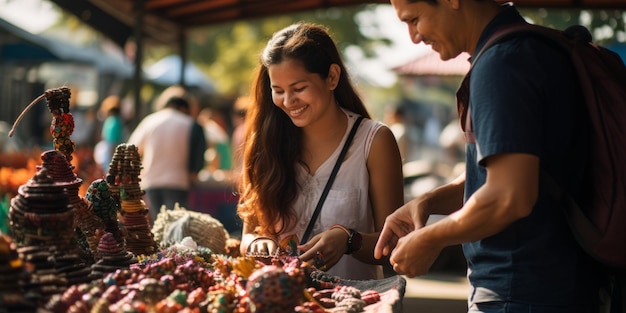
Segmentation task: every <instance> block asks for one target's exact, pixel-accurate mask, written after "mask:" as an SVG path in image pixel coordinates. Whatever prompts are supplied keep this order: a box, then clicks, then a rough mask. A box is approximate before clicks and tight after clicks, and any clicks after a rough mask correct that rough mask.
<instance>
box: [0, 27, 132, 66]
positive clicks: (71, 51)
mask: <svg viewBox="0 0 626 313" xmlns="http://www.w3.org/2000/svg"><path fill="white" fill-rule="evenodd" d="M0 30H4V31H6V32H7V33H10V34H12V35H13V36H15V37H17V38H19V39H20V40H22V41H16V42H0V62H10V61H13V60H16V61H33V62H47V61H63V62H77V63H83V64H91V65H93V66H95V67H96V68H97V69H98V71H99V72H100V73H106V74H114V75H115V76H118V77H120V78H131V77H132V74H133V65H132V64H131V63H130V62H128V61H126V60H125V59H124V57H123V56H122V55H119V56H117V55H112V54H109V53H106V52H104V51H102V50H99V49H96V48H93V47H80V46H76V45H73V44H70V43H67V42H63V41H60V40H58V39H52V38H48V37H44V36H40V35H36V34H33V33H30V32H28V31H25V30H23V29H21V28H19V27H17V26H15V25H13V24H11V23H9V22H7V21H5V20H3V19H0Z"/></svg>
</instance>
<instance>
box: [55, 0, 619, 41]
mask: <svg viewBox="0 0 626 313" xmlns="http://www.w3.org/2000/svg"><path fill="white" fill-rule="evenodd" d="M51 1H52V2H54V3H56V4H57V5H59V6H60V7H61V8H63V9H64V10H67V11H68V12H71V13H72V14H74V15H76V16H78V17H79V18H81V19H82V20H83V21H84V22H86V23H87V24H89V25H91V26H92V27H94V28H95V29H96V30H98V31H100V32H102V33H103V34H105V35H106V36H108V37H110V38H111V39H112V40H113V41H114V42H116V43H117V44H119V45H120V46H123V45H124V44H125V42H126V41H127V40H128V39H129V38H131V37H132V36H133V35H134V33H135V30H136V25H137V23H138V20H139V19H141V20H143V26H142V29H143V36H144V38H145V39H149V40H152V41H154V42H160V43H165V44H172V43H176V42H178V40H179V36H180V32H181V31H184V30H185V29H188V28H193V27H198V26H202V25H210V24H217V23H224V22H230V21H235V20H243V19H253V18H260V17H267V16H272V15H278V14H288V13H293V12H300V11H306V10H314V9H320V8H330V7H342V6H351V5H359V4H368V3H370V4H376V3H378V4H388V3H389V1H388V0H297V1H296V0H210V1H198V0H51ZM499 1H500V2H508V1H503V0H499ZM513 2H514V4H515V5H516V6H519V7H558V8H607V9H626V0H513ZM137 8H142V10H138V9H137ZM141 16H143V17H141Z"/></svg>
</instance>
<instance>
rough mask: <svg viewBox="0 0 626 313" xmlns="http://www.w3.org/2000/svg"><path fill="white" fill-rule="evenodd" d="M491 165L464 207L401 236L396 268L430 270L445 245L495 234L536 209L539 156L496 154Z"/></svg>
mask: <svg viewBox="0 0 626 313" xmlns="http://www.w3.org/2000/svg"><path fill="white" fill-rule="evenodd" d="M486 168H487V181H486V182H485V184H484V185H483V186H482V187H481V188H479V189H478V190H477V191H476V192H475V193H474V194H473V195H472V196H471V197H470V198H469V199H468V201H467V202H466V203H465V204H464V205H463V207H462V208H461V209H460V210H458V211H456V212H454V213H452V214H451V215H449V216H447V217H446V218H444V219H442V220H441V221H438V222H437V223H434V224H431V225H428V226H425V227H423V228H421V229H417V230H416V231H414V232H412V233H410V234H409V235H407V236H405V237H402V238H400V239H399V240H398V245H397V246H396V249H394V251H393V252H392V254H391V257H390V262H391V264H394V270H396V271H397V272H399V273H402V274H406V275H408V276H409V277H413V276H417V275H423V274H426V273H427V272H428V269H429V268H430V266H431V265H432V264H433V262H434V261H435V259H436V258H437V256H438V255H439V252H440V251H441V250H442V249H443V248H444V247H447V246H451V245H456V244H461V243H465V242H472V241H477V240H480V239H483V238H486V237H489V236H491V235H494V234H496V233H498V232H500V231H502V230H503V229H505V228H506V227H507V226H509V225H510V224H511V223H513V222H514V221H516V220H518V219H520V218H523V217H525V216H527V215H528V214H530V213H531V212H532V209H533V207H534V205H535V202H536V201H537V196H538V181H539V158H538V157H537V156H534V155H530V154H502V155H495V156H491V157H489V158H488V159H487V160H486ZM432 210H434V209H431V211H432ZM433 212H434V211H433Z"/></svg>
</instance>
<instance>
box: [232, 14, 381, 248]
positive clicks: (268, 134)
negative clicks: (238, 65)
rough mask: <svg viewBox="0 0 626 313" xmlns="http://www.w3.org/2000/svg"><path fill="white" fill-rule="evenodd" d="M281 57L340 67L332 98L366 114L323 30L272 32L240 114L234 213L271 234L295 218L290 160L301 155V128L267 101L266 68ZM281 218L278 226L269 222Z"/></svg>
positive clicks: (323, 71)
mask: <svg viewBox="0 0 626 313" xmlns="http://www.w3.org/2000/svg"><path fill="white" fill-rule="evenodd" d="M285 59H292V60H299V61H301V62H302V64H304V67H305V68H306V69H307V71H309V72H310V73H316V74H319V75H320V77H321V78H322V79H326V78H327V77H328V73H329V69H330V65H331V64H337V65H339V67H340V68H341V75H340V78H339V82H338V84H337V88H336V89H335V91H334V93H335V99H336V101H337V103H338V104H339V105H340V106H341V107H343V108H346V109H347V110H349V111H352V112H355V113H357V114H360V115H362V116H364V117H367V118H369V117H370V115H369V113H368V112H367V109H366V108H365V106H364V105H363V102H362V101H361V98H360V97H359V95H358V94H357V93H356V91H355V89H354V87H353V86H352V83H351V82H350V78H349V76H348V73H347V71H346V68H345V66H344V64H343V61H342V60H341V57H340V55H339V51H338V50H337V46H336V45H335V42H334V41H333V39H332V38H331V36H330V35H329V33H328V30H327V29H326V28H325V27H323V26H321V25H316V24H311V23H297V24H293V25H291V26H288V27H286V28H284V29H282V30H280V31H278V32H276V33H275V34H274V36H272V38H271V39H270V40H269V42H268V44H267V46H266V47H265V49H264V50H263V53H262V54H261V60H260V61H261V62H260V63H261V64H260V65H259V67H258V68H257V75H256V78H255V81H254V83H253V85H252V93H251V94H252V97H251V101H252V103H250V105H249V107H248V112H247V115H246V135H245V143H244V156H243V158H244V161H243V173H242V177H241V180H240V184H239V192H240V198H239V206H238V209H237V212H238V214H239V216H240V217H241V218H242V219H243V220H244V222H246V223H252V224H256V225H258V226H259V227H258V229H256V230H255V231H256V232H258V233H260V234H264V235H272V236H273V235H277V234H278V233H280V232H281V231H282V230H283V229H284V228H285V227H287V226H288V225H291V223H293V222H294V219H295V212H294V211H293V208H292V204H293V202H294V200H295V199H296V196H297V194H298V192H299V186H298V185H297V182H296V165H297V163H298V162H300V160H301V151H302V149H301V146H302V144H301V136H302V130H301V129H300V128H299V127H296V126H295V125H294V124H293V123H292V122H291V120H290V119H289V117H288V116H287V115H286V114H285V113H284V112H283V111H282V110H281V109H280V108H278V107H276V106H275V105H274V102H273V101H272V90H271V87H270V79H269V74H268V67H269V66H271V65H274V64H279V63H281V62H282V61H283V60H285ZM279 221H281V222H282V227H281V229H276V227H275V225H277V223H278V222H279Z"/></svg>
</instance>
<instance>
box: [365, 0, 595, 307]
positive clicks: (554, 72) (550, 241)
mask: <svg viewBox="0 0 626 313" xmlns="http://www.w3.org/2000/svg"><path fill="white" fill-rule="evenodd" d="M391 4H392V6H393V7H394V9H395V11H396V13H397V15H398V17H399V18H400V20H402V21H403V22H405V23H406V25H407V26H408V30H409V34H410V36H411V39H412V41H413V42H414V43H415V44H418V43H420V42H424V43H425V44H428V45H431V46H432V48H433V49H434V50H435V51H437V52H438V53H439V55H440V57H441V59H442V60H448V59H452V58H454V57H456V56H457V55H459V54H460V53H462V52H468V53H469V54H470V55H473V54H474V53H476V52H477V51H479V50H480V48H481V47H482V46H483V45H484V44H485V42H486V40H487V39H488V38H489V36H490V35H491V34H493V33H494V32H495V31H496V30H497V29H499V28H501V27H502V26H503V25H507V24H511V23H520V22H524V19H523V18H522V17H521V16H520V15H519V13H518V11H517V10H516V9H515V8H514V7H513V6H511V5H509V4H507V5H499V4H497V3H496V2H495V1H493V0H482V1H481V0H421V1H419V0H417V1H415V0H391ZM470 62H473V60H472V59H470ZM469 82H470V90H469V116H470V119H469V123H466V126H468V124H471V130H472V132H467V133H466V135H467V136H466V137H467V138H468V142H467V145H466V171H465V174H464V175H462V176H461V177H459V178H457V179H456V180H454V181H452V182H451V183H449V184H446V185H444V186H441V187H439V188H436V189H435V190H433V191H431V192H429V193H427V194H425V195H423V196H421V197H419V198H417V199H414V200H412V201H410V202H408V203H407V204H405V205H404V206H402V207H401V208H399V209H398V210H397V211H396V212H395V213H394V214H392V215H390V216H389V217H388V218H387V220H386V222H385V226H384V228H383V231H382V232H381V236H380V238H379V241H378V243H377V246H376V249H375V251H374V254H375V257H377V258H380V257H382V256H383V255H390V262H391V264H392V265H393V268H394V270H395V271H396V272H398V273H400V274H406V275H407V276H409V277H414V276H417V275H423V274H426V273H427V271H428V269H429V267H430V266H431V265H432V264H433V262H434V261H435V259H436V258H437V256H438V254H439V252H440V251H441V250H442V249H443V248H444V247H446V246H449V245H454V244H463V251H464V254H465V257H466V259H467V263H468V274H467V275H468V280H469V282H470V287H471V290H470V294H469V301H468V304H469V306H470V308H469V310H470V311H471V312H596V311H597V305H598V303H597V300H598V297H597V295H598V286H599V284H600V280H602V278H603V277H604V276H603V275H601V274H600V272H599V271H598V269H597V265H596V264H595V263H594V262H593V261H591V260H590V259H589V258H588V256H587V255H586V254H585V253H584V252H583V251H582V250H581V249H580V248H579V246H578V245H577V243H576V241H575V240H574V238H573V236H572V235H571V233H570V231H569V229H568V226H567V224H566V221H565V218H564V216H563V214H562V212H561V208H559V207H558V205H557V204H556V201H555V200H554V199H551V198H550V196H548V195H544V193H543V192H541V189H540V188H539V180H540V179H539V177H540V168H541V171H545V172H547V173H549V174H550V175H551V176H552V177H553V178H555V180H556V181H557V182H559V183H560V184H561V185H562V186H563V187H564V188H565V189H566V190H567V191H568V192H569V193H570V194H572V195H575V196H576V197H577V200H579V201H584V200H585V199H584V198H583V197H584V196H585V192H584V191H585V189H584V182H585V164H586V157H587V156H586V154H585V152H586V151H588V137H587V136H586V131H587V130H588V128H589V122H588V121H587V119H586V117H585V114H584V107H583V103H582V102H581V101H582V95H581V94H580V90H579V88H578V87H577V81H576V75H575V72H574V68H573V67H572V65H571V64H570V62H569V58H568V57H567V55H566V54H564V53H563V52H561V51H559V50H558V48H555V47H553V46H552V45H551V44H550V43H548V42H545V41H543V40H542V39H540V38H536V37H533V36H532V35H527V36H517V37H515V38H513V39H510V40H507V41H503V42H501V43H499V44H496V45H495V46H493V47H492V48H490V49H489V50H487V51H486V52H485V53H484V54H483V55H482V56H481V57H480V59H479V60H477V61H476V62H475V63H474V64H473V69H472V74H471V79H470V81H469ZM466 130H468V128H467V127H466ZM430 214H445V215H448V216H447V217H446V218H445V219H442V220H441V221H438V222H436V223H434V224H431V225H428V226H425V225H426V221H427V219H428V216H429V215H430ZM594 308H596V309H595V310H594Z"/></svg>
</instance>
